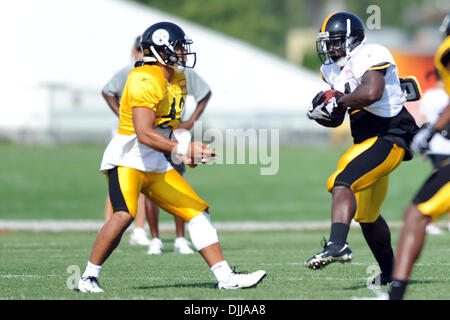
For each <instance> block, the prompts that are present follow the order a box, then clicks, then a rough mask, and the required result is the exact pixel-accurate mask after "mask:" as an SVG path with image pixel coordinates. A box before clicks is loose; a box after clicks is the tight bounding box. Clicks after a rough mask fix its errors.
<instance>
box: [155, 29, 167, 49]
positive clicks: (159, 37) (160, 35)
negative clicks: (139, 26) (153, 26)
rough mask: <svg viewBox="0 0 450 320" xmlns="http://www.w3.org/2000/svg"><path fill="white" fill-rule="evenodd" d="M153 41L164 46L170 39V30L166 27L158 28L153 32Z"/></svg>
mask: <svg viewBox="0 0 450 320" xmlns="http://www.w3.org/2000/svg"><path fill="white" fill-rule="evenodd" d="M152 41H153V43H154V44H156V45H157V46H162V45H164V44H166V43H167V42H168V41H169V32H167V30H165V29H158V30H156V31H155V32H153V34H152Z"/></svg>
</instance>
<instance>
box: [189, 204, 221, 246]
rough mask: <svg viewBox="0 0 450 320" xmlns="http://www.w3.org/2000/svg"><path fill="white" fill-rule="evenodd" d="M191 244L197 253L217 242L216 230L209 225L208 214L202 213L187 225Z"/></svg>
mask: <svg viewBox="0 0 450 320" xmlns="http://www.w3.org/2000/svg"><path fill="white" fill-rule="evenodd" d="M187 225H188V230H189V234H190V236H191V241H192V244H193V245H194V247H195V249H196V250H197V251H200V250H202V249H203V248H206V247H208V246H210V245H212V244H214V243H217V242H219V238H218V236H217V230H216V229H215V228H214V227H213V225H212V224H211V220H210V218H209V214H207V213H206V212H202V213H200V214H199V215H197V216H195V217H194V218H192V219H191V220H189V222H188V223H187Z"/></svg>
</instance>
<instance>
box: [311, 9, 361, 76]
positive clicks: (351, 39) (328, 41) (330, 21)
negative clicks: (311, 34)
mask: <svg viewBox="0 0 450 320" xmlns="http://www.w3.org/2000/svg"><path fill="white" fill-rule="evenodd" d="M364 39H365V36H364V25H363V23H362V21H361V19H359V18H358V17H357V16H355V15H354V14H352V13H349V12H335V13H332V14H330V15H329V16H328V17H327V18H326V19H325V20H324V22H323V23H322V27H321V28H320V30H319V34H318V35H317V41H316V50H317V54H318V56H319V59H320V60H321V61H322V63H323V64H332V63H335V64H337V65H338V66H340V67H342V66H344V64H345V62H346V61H347V59H348V57H349V54H350V52H351V51H352V50H353V49H355V48H356V47H357V46H358V45H360V44H361V43H362V42H363V41H364Z"/></svg>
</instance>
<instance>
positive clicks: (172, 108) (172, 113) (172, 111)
mask: <svg viewBox="0 0 450 320" xmlns="http://www.w3.org/2000/svg"><path fill="white" fill-rule="evenodd" d="M176 102H177V100H176V99H175V98H173V102H172V105H171V106H170V113H169V114H168V115H167V116H163V117H161V118H169V119H168V120H167V121H165V122H169V121H171V120H175V118H176V116H177V109H176V107H175V104H176ZM183 105H184V98H183V97H181V99H180V110H182V109H183Z"/></svg>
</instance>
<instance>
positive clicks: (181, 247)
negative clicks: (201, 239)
mask: <svg viewBox="0 0 450 320" xmlns="http://www.w3.org/2000/svg"><path fill="white" fill-rule="evenodd" d="M174 251H175V252H176V253H181V254H193V253H195V252H194V250H192V249H191V247H189V241H187V240H186V238H184V237H179V238H176V239H175V243H174Z"/></svg>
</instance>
